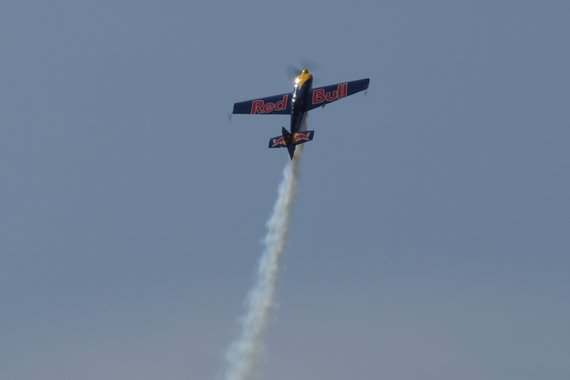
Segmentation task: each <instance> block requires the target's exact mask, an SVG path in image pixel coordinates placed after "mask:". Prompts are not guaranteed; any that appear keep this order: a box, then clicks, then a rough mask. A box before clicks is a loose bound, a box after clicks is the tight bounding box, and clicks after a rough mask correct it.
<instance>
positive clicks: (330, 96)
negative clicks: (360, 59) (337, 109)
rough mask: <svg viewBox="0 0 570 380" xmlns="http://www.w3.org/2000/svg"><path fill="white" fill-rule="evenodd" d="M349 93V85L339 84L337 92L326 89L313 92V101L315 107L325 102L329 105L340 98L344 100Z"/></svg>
mask: <svg viewBox="0 0 570 380" xmlns="http://www.w3.org/2000/svg"><path fill="white" fill-rule="evenodd" d="M347 92H348V83H339V84H338V85H337V86H336V90H333V91H325V89H324V88H317V89H315V90H313V98H312V99H311V100H312V102H313V105H315V104H321V103H324V102H325V101H326V102H327V103H330V102H334V101H335V100H338V99H340V98H344V97H345V96H346V94H347Z"/></svg>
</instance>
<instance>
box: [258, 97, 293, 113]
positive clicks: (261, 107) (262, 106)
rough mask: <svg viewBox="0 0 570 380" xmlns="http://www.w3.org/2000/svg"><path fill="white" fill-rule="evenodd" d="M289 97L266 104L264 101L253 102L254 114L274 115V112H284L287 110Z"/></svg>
mask: <svg viewBox="0 0 570 380" xmlns="http://www.w3.org/2000/svg"><path fill="white" fill-rule="evenodd" d="M288 98H289V95H283V99H281V100H278V101H276V102H275V103H272V102H267V103H266V102H264V101H263V99H258V100H254V101H252V102H251V113H252V114H264V113H272V112H273V111H284V110H285V109H286V108H287V99H288Z"/></svg>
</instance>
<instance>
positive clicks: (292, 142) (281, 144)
mask: <svg viewBox="0 0 570 380" xmlns="http://www.w3.org/2000/svg"><path fill="white" fill-rule="evenodd" d="M369 83H370V79H369V78H366V79H360V80H355V81H352V82H343V83H337V84H332V85H329V86H324V87H318V88H313V75H312V74H311V73H309V70H307V69H303V70H302V71H301V73H300V74H299V75H298V76H297V77H296V78H295V88H294V89H293V92H290V93H285V94H281V95H275V96H268V97H265V98H259V99H252V100H246V101H244V102H238V103H235V104H234V109H233V112H232V114H249V115H290V116H291V132H289V131H288V130H287V129H286V128H285V127H283V128H282V129H281V132H282V135H281V136H277V137H273V138H271V139H270V140H269V148H287V150H288V151H289V157H291V160H292V159H293V156H294V155H295V146H297V145H299V144H303V143H305V142H307V141H311V140H312V139H313V136H314V134H315V131H302V130H301V125H302V124H301V123H302V121H303V117H304V116H305V113H306V112H308V111H310V110H312V109H315V108H318V107H323V108H324V107H325V105H327V104H329V103H332V102H334V101H336V100H339V99H342V98H344V97H347V96H350V95H352V94H356V93H357V92H361V91H365V90H368V84H369ZM229 116H230V117H231V114H230V115H229Z"/></svg>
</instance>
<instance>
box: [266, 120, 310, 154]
mask: <svg viewBox="0 0 570 380" xmlns="http://www.w3.org/2000/svg"><path fill="white" fill-rule="evenodd" d="M281 132H282V133H283V135H282V136H277V137H273V138H272V139H270V140H269V147H270V148H287V150H288V151H289V157H291V159H293V156H294V154H295V145H299V144H303V143H306V142H307V141H311V140H312V139H313V136H314V134H315V131H304V132H297V133H290V132H289V131H288V130H287V129H286V128H285V127H283V128H282V129H281Z"/></svg>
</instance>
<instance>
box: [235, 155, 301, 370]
mask: <svg viewBox="0 0 570 380" xmlns="http://www.w3.org/2000/svg"><path fill="white" fill-rule="evenodd" d="M300 148H301V149H300ZM302 151H303V149H302V145H299V146H297V151H296V152H295V158H294V159H293V160H291V161H290V162H289V163H288V164H287V166H286V167H285V169H284V170H283V180H282V182H281V184H280V185H279V193H278V196H277V201H276V202H275V206H274V207H273V213H272V214H271V217H270V218H269V220H268V222H267V235H265V239H264V250H263V254H262V256H261V258H260V260H259V267H258V270H257V279H256V282H255V284H254V286H253V288H252V289H251V290H250V292H249V294H248V297H247V310H246V313H245V315H244V316H243V319H242V320H241V327H242V330H241V335H240V337H239V338H238V339H237V340H236V341H235V342H233V343H232V344H231V346H230V348H229V350H228V352H227V354H226V359H227V367H226V372H225V375H224V379H225V380H254V379H256V378H257V377H258V375H259V364H260V361H261V358H262V356H263V352H264V349H265V336H266V333H267V329H268V325H269V321H270V319H271V314H272V311H273V309H274V307H275V292H276V289H277V281H278V279H279V271H280V264H281V260H280V258H281V255H282V254H283V251H284V250H285V245H286V238H287V233H288V225H289V218H290V216H291V211H292V209H293V202H294V200H295V195H296V188H297V181H298V178H299V162H300V159H301V153H302Z"/></svg>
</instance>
